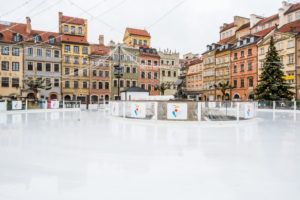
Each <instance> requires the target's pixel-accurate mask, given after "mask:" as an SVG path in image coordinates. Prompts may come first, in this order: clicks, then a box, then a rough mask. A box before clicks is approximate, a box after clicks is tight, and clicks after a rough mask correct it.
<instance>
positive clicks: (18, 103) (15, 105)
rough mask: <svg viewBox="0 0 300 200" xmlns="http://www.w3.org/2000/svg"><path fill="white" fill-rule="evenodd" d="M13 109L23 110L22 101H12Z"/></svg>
mask: <svg viewBox="0 0 300 200" xmlns="http://www.w3.org/2000/svg"><path fill="white" fill-rule="evenodd" d="M11 104H12V110H22V101H12V103H11Z"/></svg>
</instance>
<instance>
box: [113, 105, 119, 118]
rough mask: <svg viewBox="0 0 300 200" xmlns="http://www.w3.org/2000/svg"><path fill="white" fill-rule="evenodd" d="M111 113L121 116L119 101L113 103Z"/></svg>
mask: <svg viewBox="0 0 300 200" xmlns="http://www.w3.org/2000/svg"><path fill="white" fill-rule="evenodd" d="M111 115H112V116H119V103H116V102H113V103H111Z"/></svg>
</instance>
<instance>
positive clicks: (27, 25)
mask: <svg viewBox="0 0 300 200" xmlns="http://www.w3.org/2000/svg"><path fill="white" fill-rule="evenodd" d="M26 34H27V35H30V34H31V19H30V17H26Z"/></svg>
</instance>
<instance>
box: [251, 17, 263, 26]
mask: <svg viewBox="0 0 300 200" xmlns="http://www.w3.org/2000/svg"><path fill="white" fill-rule="evenodd" d="M262 19H264V17H261V16H258V15H255V14H251V15H250V28H252V27H253V26H255V24H257V22H259V21H260V20H262Z"/></svg>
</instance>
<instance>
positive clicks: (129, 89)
mask: <svg viewBox="0 0 300 200" xmlns="http://www.w3.org/2000/svg"><path fill="white" fill-rule="evenodd" d="M122 92H148V93H149V91H148V90H145V89H143V88H140V87H130V88H126V89H125V90H123V91H121V93H122Z"/></svg>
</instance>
